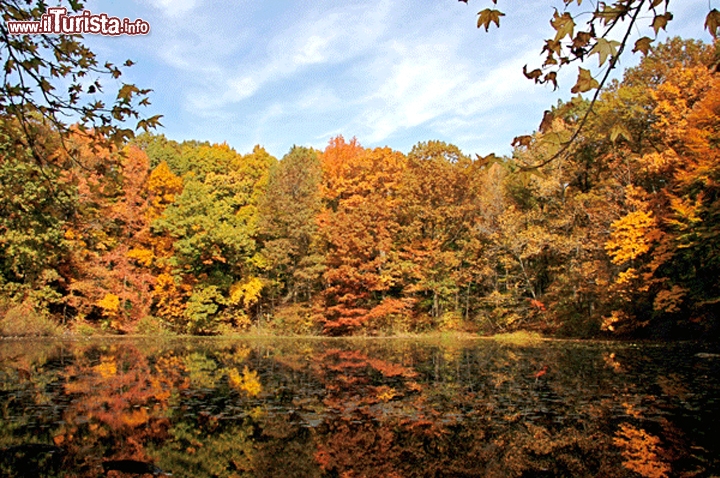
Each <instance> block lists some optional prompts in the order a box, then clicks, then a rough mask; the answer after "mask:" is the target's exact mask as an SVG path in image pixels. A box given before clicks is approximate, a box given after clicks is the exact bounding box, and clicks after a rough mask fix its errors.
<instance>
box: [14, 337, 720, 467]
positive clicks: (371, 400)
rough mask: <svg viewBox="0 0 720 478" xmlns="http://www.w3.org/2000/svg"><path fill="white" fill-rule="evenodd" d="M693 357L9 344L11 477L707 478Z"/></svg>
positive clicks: (553, 346) (707, 366) (575, 348)
mask: <svg viewBox="0 0 720 478" xmlns="http://www.w3.org/2000/svg"><path fill="white" fill-rule="evenodd" d="M718 372H720V357H718V356H715V355H713V351H708V350H705V349H704V348H702V347H700V346H697V345H693V344H674V345H652V344H651V345H642V346H641V345H632V344H588V343H572V342H550V343H544V344H542V345H539V346H533V347H515V346H510V345H501V344H497V343H494V342H492V341H467V342H463V343H458V344H441V343H432V342H427V341H415V342H413V341H402V340H364V341H359V340H356V341H343V340H306V341H298V340H283V339H276V340H273V341H228V340H179V339H178V340H175V341H167V342H160V343H159V342H157V341H150V340H124V339H118V340H107V341H84V342H80V341H78V342H68V341H66V342H58V341H46V342H42V341H33V342H29V341H3V342H0V414H1V415H0V475H2V476H23V477H27V476H80V477H85V476H87V477H91V476H92V477H95V476H140V475H142V474H143V473H145V474H156V475H158V474H164V473H168V474H169V473H172V475H173V476H179V477H185V476H187V477H204V476H208V477H242V476H253V477H255V476H273V477H274V476H285V477H293V476H299V477H300V476H303V477H304V476H347V477H362V476H366V477H374V476H383V477H405V476H437V477H440V476H453V477H455V476H503V477H504V476H638V475H640V476H646V477H661V476H710V475H712V474H717V473H718V472H719V471H720V463H719V460H718V458H717V457H718V456H720V431H719V430H720V428H719V427H718V424H719V423H718V418H717V417H716V416H715V412H716V410H717V404H718V398H719V397H720V379H719V377H720V374H718Z"/></svg>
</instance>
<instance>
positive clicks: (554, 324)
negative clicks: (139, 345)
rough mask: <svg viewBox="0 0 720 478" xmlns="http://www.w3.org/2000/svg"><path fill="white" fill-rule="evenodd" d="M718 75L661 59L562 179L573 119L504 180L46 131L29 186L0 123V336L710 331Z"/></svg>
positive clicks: (474, 170)
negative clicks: (114, 142) (112, 141)
mask: <svg viewBox="0 0 720 478" xmlns="http://www.w3.org/2000/svg"><path fill="white" fill-rule="evenodd" d="M717 62H718V59H717V53H716V50H715V48H714V47H712V46H709V45H706V44H703V43H701V42H698V41H683V40H679V39H673V40H670V41H668V42H666V43H664V44H659V45H657V46H655V47H653V48H652V49H651V50H650V51H649V52H648V54H647V55H646V56H645V57H644V59H643V60H642V61H641V63H640V64H639V65H638V66H637V67H634V68H630V69H628V70H626V71H625V73H624V76H623V77H622V80H621V81H615V82H612V83H610V84H609V85H607V86H606V87H605V88H604V90H603V91H602V93H601V95H600V97H599V100H598V101H597V102H596V103H595V105H594V106H593V111H592V113H591V114H590V115H588V118H587V122H586V124H585V125H584V127H583V129H582V130H581V132H580V134H579V135H578V137H577V138H575V140H574V141H573V144H572V149H571V151H570V154H566V155H562V156H559V157H557V158H555V159H552V157H553V155H554V154H555V153H556V152H557V150H558V149H559V148H560V147H561V145H563V144H565V143H566V142H567V140H568V138H569V137H570V136H571V135H572V134H573V133H574V132H575V131H576V126H577V124H578V122H579V121H580V119H581V118H583V117H584V115H585V112H586V111H587V109H588V107H589V102H588V100H584V99H582V97H580V96H576V97H574V98H573V99H571V100H569V101H566V102H562V103H559V104H557V105H555V106H554V107H553V108H552V110H551V112H550V114H548V115H547V116H546V118H547V120H546V121H543V124H542V125H541V127H540V129H539V131H538V132H536V133H535V134H533V135H531V136H523V137H519V138H517V139H516V142H515V144H514V152H513V154H512V157H502V158H501V157H496V156H494V155H491V156H488V157H484V158H483V157H479V156H476V157H475V158H472V157H470V156H467V155H466V154H464V153H463V152H462V151H460V150H459V149H458V148H457V147H455V146H453V145H452V144H446V143H443V142H438V141H427V142H421V143H419V144H417V145H416V146H414V147H413V148H412V150H411V151H409V152H401V151H394V150H392V149H390V148H387V147H385V148H366V147H363V146H362V139H361V138H360V139H356V138H345V137H342V136H337V137H335V138H333V139H332V140H330V142H329V143H328V144H327V146H326V147H325V149H324V150H321V151H318V150H315V149H310V148H306V147H302V146H296V147H293V148H292V149H291V150H290V151H288V152H287V154H286V155H285V156H284V157H283V158H274V157H272V156H270V155H269V154H268V153H267V152H266V151H265V150H264V149H263V147H262V146H257V147H255V149H254V150H253V151H251V152H248V153H245V154H242V153H239V152H237V151H235V150H233V149H232V148H230V147H229V146H227V145H226V144H209V143H203V142H198V141H184V142H182V143H179V142H176V141H172V140H169V139H167V138H166V137H165V136H163V135H162V134H158V133H144V134H142V135H139V136H137V137H135V138H132V139H127V140H125V141H124V142H123V144H121V145H120V146H119V147H117V146H105V147H102V148H98V147H97V144H95V143H93V142H91V141H89V140H87V139H86V137H85V136H84V135H83V134H81V133H82V131H80V130H76V131H75V133H72V132H71V133H70V134H69V135H60V134H58V132H57V131H56V130H54V129H53V127H52V126H51V125H48V123H46V122H43V121H41V120H37V121H35V122H34V123H32V122H31V125H32V127H33V128H35V130H36V138H37V141H36V144H35V150H37V149H40V150H42V151H43V153H44V157H46V158H50V159H49V160H48V161H47V163H45V164H38V162H37V161H34V160H33V158H32V157H31V153H30V152H28V149H27V148H25V147H23V145H22V144H20V143H18V142H17V141H14V140H13V138H16V137H19V136H21V135H20V133H19V132H18V130H19V129H20V128H27V127H28V125H27V122H24V123H21V122H19V121H16V120H14V119H13V118H12V117H4V118H2V122H1V123H0V127H1V129H2V135H1V136H0V157H1V160H0V196H1V197H2V202H1V203H0V204H1V206H0V208H2V211H1V213H0V293H1V295H2V298H1V302H0V308H2V313H1V314H0V315H2V316H4V319H2V321H1V322H0V329H2V332H3V334H5V335H14V334H15V333H14V332H13V331H14V330H15V329H14V327H15V328H17V327H20V326H18V325H17V324H19V323H22V322H28V321H32V320H35V321H37V322H39V323H40V322H41V323H43V324H45V325H44V327H56V326H63V327H67V328H71V329H72V328H75V329H78V328H82V327H96V328H101V329H102V330H105V331H108V332H125V333H127V332H141V333H157V332H160V331H166V332H175V333H182V334H219V333H231V332H238V331H248V330H253V329H255V330H264V331H272V332H273V333H279V334H319V333H322V334H327V335H354V334H361V335H378V334H379V335H394V334H407V333H420V332H426V331H434V330H441V331H463V332H474V333H483V334H487V333H497V332H504V331H511V330H518V329H524V330H533V331H538V332H541V333H543V334H549V335H559V336H579V337H589V336H598V335H606V336H628V335H632V336H640V337H699V336H702V335H704V334H708V333H712V332H716V331H717V327H718V326H719V325H720V317H719V316H718V313H719V311H720V309H719V306H720V288H719V287H720V286H719V283H718V280H717V278H718V277H720V249H719V245H720V241H719V240H718V234H720V184H719V183H718V181H719V180H720V158H719V157H718V141H720V119H719V118H720V80H719V79H718V77H717V74H716V73H715V72H714V70H715V68H716V66H717ZM298 141H299V142H302V138H298ZM548 158H551V159H552V160H551V161H547V160H548ZM538 165H540V166H538ZM26 325H27V324H26ZM18 333H19V332H18Z"/></svg>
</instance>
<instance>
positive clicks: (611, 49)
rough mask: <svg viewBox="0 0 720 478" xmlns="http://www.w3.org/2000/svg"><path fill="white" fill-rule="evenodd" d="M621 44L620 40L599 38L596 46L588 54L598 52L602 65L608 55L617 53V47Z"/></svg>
mask: <svg viewBox="0 0 720 478" xmlns="http://www.w3.org/2000/svg"><path fill="white" fill-rule="evenodd" d="M619 46H620V42H619V41H615V40H610V41H607V40H606V39H604V38H599V39H598V41H597V43H595V46H594V47H593V48H592V50H590V53H588V55H592V54H593V53H597V54H598V56H599V57H600V66H602V65H603V63H605V61H606V60H607V57H608V56H615V55H617V47H619Z"/></svg>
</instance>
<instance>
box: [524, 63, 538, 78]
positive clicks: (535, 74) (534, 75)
mask: <svg viewBox="0 0 720 478" xmlns="http://www.w3.org/2000/svg"><path fill="white" fill-rule="evenodd" d="M523 75H525V78H527V79H528V80H535V82H537V81H538V78H540V77H541V76H542V70H541V69H540V68H535V69H534V70H533V71H531V72H529V73H528V71H527V65H525V66H523Z"/></svg>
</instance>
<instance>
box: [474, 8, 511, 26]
mask: <svg viewBox="0 0 720 478" xmlns="http://www.w3.org/2000/svg"><path fill="white" fill-rule="evenodd" d="M504 16H505V14H504V13H503V12H501V11H500V10H491V9H489V8H486V9H485V10H482V11H480V12H478V22H477V27H478V28H480V27H482V26H484V27H485V31H489V30H490V22H494V23H495V25H496V26H497V27H499V26H500V17H504Z"/></svg>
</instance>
